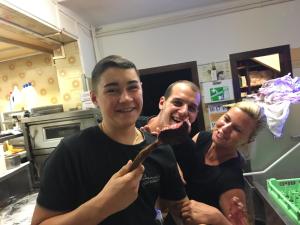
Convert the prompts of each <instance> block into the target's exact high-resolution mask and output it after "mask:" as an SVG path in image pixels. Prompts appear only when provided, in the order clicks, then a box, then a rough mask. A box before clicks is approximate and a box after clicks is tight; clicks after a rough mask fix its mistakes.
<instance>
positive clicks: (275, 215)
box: [253, 181, 295, 225]
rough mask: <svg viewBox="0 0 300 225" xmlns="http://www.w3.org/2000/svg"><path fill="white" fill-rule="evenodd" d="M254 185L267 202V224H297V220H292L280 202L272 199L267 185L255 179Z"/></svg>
mask: <svg viewBox="0 0 300 225" xmlns="http://www.w3.org/2000/svg"><path fill="white" fill-rule="evenodd" d="M253 186H254V187H255V189H256V191H257V193H258V195H259V196H260V197H261V199H262V200H263V201H264V203H265V210H266V212H265V213H266V224H267V225H295V222H294V221H292V219H291V218H290V217H288V215H287V214H286V213H285V212H284V210H283V209H282V208H281V207H280V206H279V205H278V203H277V202H275V201H274V200H273V199H272V197H271V196H270V195H269V193H268V192H267V190H266V188H265V187H263V186H262V185H261V184H260V183H258V182H255V181H254V182H253Z"/></svg>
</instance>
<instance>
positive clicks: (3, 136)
mask: <svg viewBox="0 0 300 225" xmlns="http://www.w3.org/2000/svg"><path fill="white" fill-rule="evenodd" d="M22 136H23V133H19V134H0V143H2V142H4V141H6V140H10V139H13V138H17V137H22Z"/></svg>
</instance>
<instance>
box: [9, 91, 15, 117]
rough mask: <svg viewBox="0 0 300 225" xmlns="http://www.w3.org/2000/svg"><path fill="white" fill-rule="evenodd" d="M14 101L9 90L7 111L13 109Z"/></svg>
mask: <svg viewBox="0 0 300 225" xmlns="http://www.w3.org/2000/svg"><path fill="white" fill-rule="evenodd" d="M14 106H15V103H14V96H13V94H12V91H11V92H9V111H10V112H12V111H13V109H14Z"/></svg>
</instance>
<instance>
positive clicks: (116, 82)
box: [91, 68, 143, 129]
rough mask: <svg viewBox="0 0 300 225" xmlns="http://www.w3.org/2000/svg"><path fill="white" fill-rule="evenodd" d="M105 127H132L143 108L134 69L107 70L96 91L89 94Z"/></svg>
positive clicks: (138, 82)
mask: <svg viewBox="0 0 300 225" xmlns="http://www.w3.org/2000/svg"><path fill="white" fill-rule="evenodd" d="M91 98H92V101H93V102H94V104H96V105H98V106H99V108H100V110H101V114H102V117H103V123H105V125H106V127H108V126H109V127H111V128H114V129H118V128H121V129H122V128H128V127H130V126H134V125H135V122H136V120H137V118H138V117H139V115H140V113H141V110H142V107H143V95H142V88H141V82H140V79H139V77H138V75H137V72H136V70H135V69H133V68H132V69H122V68H108V69H107V70H105V71H104V72H103V74H102V75H101V78H100V81H99V82H98V85H97V89H96V91H92V92H91Z"/></svg>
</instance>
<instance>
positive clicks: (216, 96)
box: [209, 87, 229, 102]
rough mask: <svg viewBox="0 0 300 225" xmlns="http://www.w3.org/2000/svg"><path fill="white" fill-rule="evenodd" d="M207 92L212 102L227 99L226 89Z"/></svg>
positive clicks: (219, 88) (216, 88)
mask: <svg viewBox="0 0 300 225" xmlns="http://www.w3.org/2000/svg"><path fill="white" fill-rule="evenodd" d="M209 92H210V99H211V101H212V102H217V101H223V100H226V99H228V97H229V89H228V87H215V88H210V89H209Z"/></svg>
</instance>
